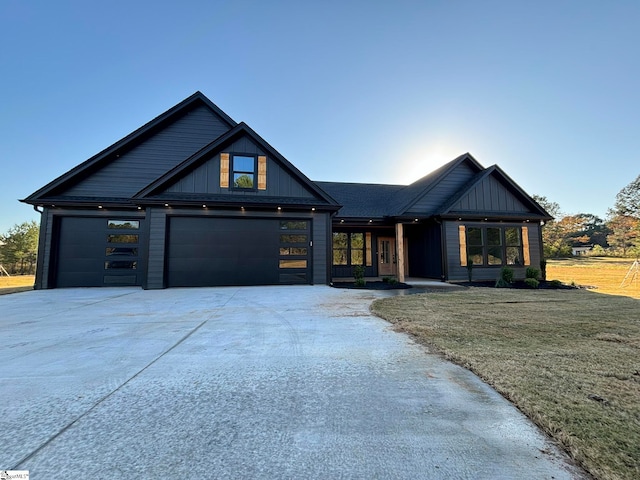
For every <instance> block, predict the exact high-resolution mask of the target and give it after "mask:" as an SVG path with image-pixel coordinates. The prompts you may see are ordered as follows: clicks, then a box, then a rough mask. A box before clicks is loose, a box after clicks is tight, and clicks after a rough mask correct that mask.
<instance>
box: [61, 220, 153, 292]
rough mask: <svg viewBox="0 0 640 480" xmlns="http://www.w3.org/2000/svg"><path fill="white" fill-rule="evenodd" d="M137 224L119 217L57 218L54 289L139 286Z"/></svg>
mask: <svg viewBox="0 0 640 480" xmlns="http://www.w3.org/2000/svg"><path fill="white" fill-rule="evenodd" d="M141 224H142V221H141V220H139V219H128V218H120V217H118V218H116V217H114V218H105V217H102V218H95V217H94V218H89V217H61V218H59V219H58V220H57V225H58V227H57V228H58V234H57V238H58V250H57V253H58V254H57V256H56V257H55V266H54V268H53V272H54V274H55V279H54V283H55V286H56V287H102V286H111V285H141V283H142V275H143V271H144V269H143V268H142V265H141V259H142V256H141V255H140V253H141V251H140V249H141V245H143V242H142V241H141V233H140V232H141V231H142V229H141Z"/></svg>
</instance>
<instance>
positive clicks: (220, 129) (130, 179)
mask: <svg viewBox="0 0 640 480" xmlns="http://www.w3.org/2000/svg"><path fill="white" fill-rule="evenodd" d="M228 130H229V127H228V126H227V125H226V124H225V123H224V122H223V121H222V120H221V119H220V118H219V117H218V116H217V115H216V114H214V113H213V112H212V111H211V110H210V109H208V108H207V107H205V106H198V107H196V108H194V109H193V110H191V111H189V112H187V113H186V114H185V115H184V116H182V117H181V118H179V119H177V120H175V121H174V122H173V123H171V124H169V125H168V126H166V127H165V128H163V129H162V130H160V131H158V132H156V133H155V134H154V135H153V136H152V137H150V138H148V139H146V140H144V141H142V142H141V143H139V144H137V145H135V146H134V147H132V148H131V149H130V150H127V151H124V152H122V153H121V154H120V156H119V157H115V156H114V158H113V159H112V160H111V161H110V162H109V163H108V164H107V165H105V166H104V167H102V168H100V169H99V170H97V171H96V172H94V173H93V174H92V175H90V176H89V177H87V178H85V179H83V180H80V181H79V182H78V183H76V184H75V185H73V186H72V187H71V188H69V189H67V190H66V191H64V192H63V194H64V195H69V196H81V197H131V196H133V195H135V194H136V193H137V192H139V191H140V190H141V189H143V188H144V187H146V186H147V185H148V184H149V183H151V182H153V181H154V180H156V179H157V178H158V177H160V176H162V175H163V174H165V173H166V172H168V171H169V170H170V169H172V168H173V167H175V166H176V165H178V164H179V163H181V162H182V161H183V160H184V159H186V158H189V157H190V156H191V155H193V154H194V153H195V152H197V151H198V150H200V149H201V148H202V147H204V146H205V145H207V144H209V143H211V142H212V141H213V140H215V139H216V138H218V137H219V136H220V135H222V134H223V133H225V132H226V131H228Z"/></svg>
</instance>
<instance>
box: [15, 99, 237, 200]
mask: <svg viewBox="0 0 640 480" xmlns="http://www.w3.org/2000/svg"><path fill="white" fill-rule="evenodd" d="M197 103H201V104H203V105H205V106H206V107H208V108H209V109H211V110H212V111H213V113H215V114H216V115H218V116H219V117H220V118H221V119H222V120H223V121H224V122H225V123H227V124H228V125H229V128H233V127H235V126H236V125H237V123H236V122H235V121H234V120H233V119H232V118H231V117H230V116H229V115H227V114H226V113H224V112H223V111H222V110H221V109H220V108H218V106H216V105H215V104H214V103H213V102H212V101H211V100H209V99H208V98H207V97H206V96H205V95H204V94H203V93H202V92H199V91H198V92H196V93H194V94H193V95H191V96H190V97H188V98H186V99H184V100H183V101H182V102H180V103H178V104H177V105H175V106H173V107H171V108H170V109H169V110H167V111H166V112H164V113H162V114H160V115H158V116H157V117H156V118H154V119H153V120H151V121H150V122H147V123H146V124H144V125H143V126H142V127H140V128H138V129H137V130H135V131H133V132H131V133H130V134H129V135H127V136H126V137H124V138H122V139H120V140H118V141H117V142H116V143H114V144H113V145H111V146H109V147H107V148H105V149H104V150H102V151H101V152H100V153H97V154H96V155H94V156H93V157H91V158H89V159H88V160H86V161H84V162H82V163H81V164H80V165H77V166H76V167H74V168H72V169H71V170H69V171H68V172H66V173H64V174H62V175H61V176H59V177H58V178H56V179H55V180H53V181H52V182H49V183H48V184H47V185H45V186H44V187H42V188H41V189H39V190H37V191H36V192H34V193H32V194H31V195H29V196H28V197H27V198H25V199H23V200H20V201H21V202H24V203H30V204H34V205H35V204H38V203H41V202H42V199H43V198H45V197H46V196H47V195H48V194H49V193H50V192H51V191H53V190H55V189H57V188H59V187H62V186H63V185H65V184H67V183H69V182H71V181H73V180H74V179H75V178H77V177H79V176H81V175H83V174H86V173H87V172H89V171H91V169H94V168H96V167H97V166H99V165H100V164H102V163H103V162H105V161H108V160H109V158H110V156H111V155H112V154H115V153H116V152H118V151H119V150H123V149H125V148H126V147H127V146H129V145H131V144H134V143H135V142H137V141H138V140H140V139H141V138H143V137H144V136H146V135H149V134H150V133H152V132H153V131H154V130H156V129H158V128H159V127H162V126H163V125H166V124H167V123H169V122H171V121H172V120H173V119H174V118H175V117H177V116H179V115H182V114H183V113H184V112H186V111H188V110H190V109H191V108H192V107H193V106H194V105H196V104H197Z"/></svg>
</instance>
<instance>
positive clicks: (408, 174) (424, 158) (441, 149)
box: [395, 143, 466, 184]
mask: <svg viewBox="0 0 640 480" xmlns="http://www.w3.org/2000/svg"><path fill="white" fill-rule="evenodd" d="M465 152H466V150H464V149H461V148H460V147H459V146H455V145H453V144H449V143H437V144H430V145H420V146H416V147H414V148H411V149H410V150H408V151H407V152H406V153H405V154H404V155H402V156H401V157H400V158H402V160H400V162H399V165H398V167H399V168H398V169H396V174H397V178H396V179H395V180H396V181H397V182H398V183H402V184H409V183H412V182H414V181H416V180H418V179H419V178H422V177H424V176H425V175H428V174H429V173H431V172H433V171H434V170H436V169H437V168H440V167H441V166H442V165H444V164H445V163H447V162H450V161H451V160H453V159H454V158H456V157H458V156H459V155H462V154H463V153H465Z"/></svg>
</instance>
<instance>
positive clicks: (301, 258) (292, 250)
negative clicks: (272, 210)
mask: <svg viewBox="0 0 640 480" xmlns="http://www.w3.org/2000/svg"><path fill="white" fill-rule="evenodd" d="M310 232H311V221H310V220H274V219H262V218H202V217H171V218H170V220H169V240H168V248H167V270H166V271H167V286H169V287H203V286H220V285H275V284H282V283H309V282H310V281H311V272H310V268H311V262H310V258H311V244H310V238H311V236H310Z"/></svg>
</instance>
